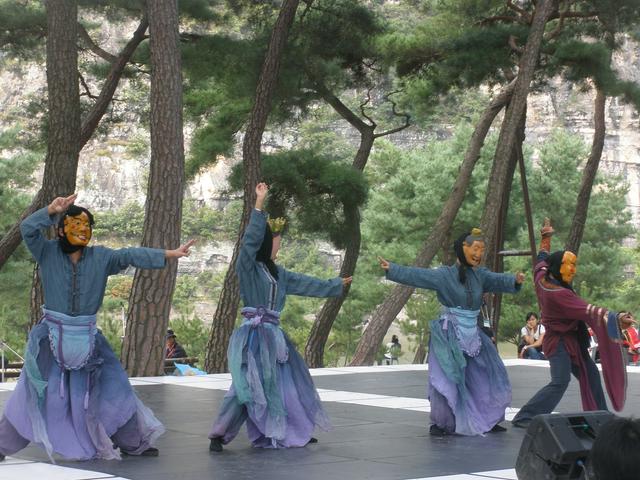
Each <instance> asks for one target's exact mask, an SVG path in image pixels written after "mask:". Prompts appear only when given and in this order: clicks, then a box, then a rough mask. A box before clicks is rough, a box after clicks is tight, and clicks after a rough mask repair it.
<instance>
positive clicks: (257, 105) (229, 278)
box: [205, 0, 299, 372]
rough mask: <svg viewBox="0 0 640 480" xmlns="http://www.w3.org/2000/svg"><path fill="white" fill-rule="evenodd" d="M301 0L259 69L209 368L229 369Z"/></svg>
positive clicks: (281, 17)
mask: <svg viewBox="0 0 640 480" xmlns="http://www.w3.org/2000/svg"><path fill="white" fill-rule="evenodd" d="M298 4H299V0H284V2H283V3H282V7H281V8H280V12H279V14H278V18H277V19H276V22H275V24H274V27H273V31H272V32H271V38H270V39H269V45H268V47H267V52H266V55H265V59H264V63H263V64H262V69H261V71H260V77H259V79H258V85H257V87H256V96H255V100H254V103H253V107H252V109H251V114H250V116H249V122H248V124H247V128H246V131H245V136H244V142H243V145H242V162H243V164H244V206H243V210H242V219H241V222H240V233H239V235H238V238H237V240H236V244H235V247H234V249H233V256H232V257H231V263H230V265H229V269H228V270H227V273H226V275H225V277H224V283H223V286H222V292H221V293H220V298H219V300H218V306H217V308H216V312H215V313H214V315H213V321H212V325H211V333H210V335H209V341H208V343H207V358H206V360H205V369H206V370H207V371H208V372H224V371H226V370H227V346H228V344H229V338H230V337H231V332H232V331H233V327H234V324H235V319H236V316H237V314H238V303H239V301H240V287H239V285H238V279H237V277H236V272H235V265H236V260H237V258H238V252H239V249H240V239H241V238H242V234H243V232H244V228H245V226H246V225H247V222H248V221H249V215H250V214H251V209H252V208H253V203H254V200H255V186H256V184H257V183H258V181H259V180H260V175H261V170H260V147H261V144H262V135H263V133H264V129H265V126H266V124H267V119H268V117H269V113H270V111H271V99H272V98H273V93H274V91H275V88H276V85H277V81H278V74H279V72H280V64H281V61H282V56H283V53H284V49H285V46H286V43H287V38H288V36H289V31H290V30H291V25H292V24H293V20H294V18H295V15H296V11H297V9H298Z"/></svg>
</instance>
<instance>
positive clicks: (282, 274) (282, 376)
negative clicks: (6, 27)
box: [209, 210, 342, 448]
mask: <svg viewBox="0 0 640 480" xmlns="http://www.w3.org/2000/svg"><path fill="white" fill-rule="evenodd" d="M266 222H267V216H266V214H265V213H264V212H262V211H259V210H254V211H253V212H252V214H251V219H250V221H249V224H248V225H247V228H246V229H245V233H244V237H243V240H242V245H241V250H240V253H239V255H238V261H237V265H236V271H237V273H238V280H239V282H240V296H241V297H242V301H243V303H244V308H243V310H242V315H243V317H244V322H243V323H242V325H241V326H240V327H239V328H237V329H236V330H234V332H233V334H232V336H231V340H230V342H229V350H228V360H229V369H230V370H231V376H232V380H233V384H232V386H231V389H230V390H229V392H228V393H227V395H226V396H225V398H224V402H223V405H222V408H221V410H220V413H219V415H218V417H217V419H216V420H215V422H214V424H213V427H212V429H211V432H210V434H209V438H214V437H217V438H221V439H222V442H223V443H225V444H226V443H228V442H230V441H231V440H233V438H235V436H236V435H237V434H238V431H239V430H240V427H241V426H242V424H243V423H244V422H245V421H246V422H247V432H248V435H249V439H250V440H251V442H252V443H253V445H254V446H256V447H265V448H281V447H285V448H286V447H302V446H304V445H306V444H307V443H308V442H309V440H310V439H311V436H312V433H313V430H314V428H315V426H319V427H320V428H323V429H325V430H326V429H328V428H329V426H330V425H329V420H328V418H327V415H326V413H325V412H324V409H323V408H322V404H321V402H320V398H319V396H318V393H317V391H316V389H315V386H314V384H313V381H312V379H311V376H310V374H309V370H308V368H307V366H306V365H305V363H304V360H303V359H302V357H301V356H300V354H299V353H298V352H297V351H296V350H295V347H294V345H293V344H292V343H291V341H290V340H289V338H288V337H287V336H286V334H285V333H284V331H283V330H282V329H281V328H280V321H279V317H280V311H281V310H282V308H283V307H284V305H285V302H286V298H287V295H304V296H308V297H330V296H334V297H335V296H339V295H340V294H341V293H342V279H341V278H339V277H338V278H334V279H331V280H320V279H317V278H314V277H310V276H308V275H302V274H299V273H295V272H291V271H289V270H286V269H284V268H282V267H280V266H278V267H277V268H278V279H277V280H276V279H275V278H274V277H273V276H272V275H271V274H270V272H269V270H268V269H267V267H266V265H265V264H264V263H262V262H258V261H256V253H257V252H258V250H259V248H260V245H261V244H262V240H263V238H264V235H265V229H266Z"/></svg>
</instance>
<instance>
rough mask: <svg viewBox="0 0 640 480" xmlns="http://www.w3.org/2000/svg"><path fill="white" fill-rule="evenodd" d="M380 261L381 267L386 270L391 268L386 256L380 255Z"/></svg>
mask: <svg viewBox="0 0 640 480" xmlns="http://www.w3.org/2000/svg"><path fill="white" fill-rule="evenodd" d="M378 262H380V267H381V268H383V269H384V270H389V262H387V261H386V260H385V259H384V258H382V257H378Z"/></svg>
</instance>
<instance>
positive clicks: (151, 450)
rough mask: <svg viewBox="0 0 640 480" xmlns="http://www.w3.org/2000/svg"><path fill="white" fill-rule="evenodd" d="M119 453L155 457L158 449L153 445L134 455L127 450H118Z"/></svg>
mask: <svg viewBox="0 0 640 480" xmlns="http://www.w3.org/2000/svg"><path fill="white" fill-rule="evenodd" d="M120 453H122V455H124V456H125V457H131V456H135V457H157V456H158V455H160V450H158V449H157V448H155V447H149V448H147V449H146V450H144V451H142V452H141V453H138V454H137V455H134V454H132V453H130V452H127V451H126V450H120Z"/></svg>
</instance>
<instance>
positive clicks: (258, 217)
mask: <svg viewBox="0 0 640 480" xmlns="http://www.w3.org/2000/svg"><path fill="white" fill-rule="evenodd" d="M268 192H269V186H268V185H267V184H266V183H259V184H258V185H256V203H255V208H254V209H253V211H252V212H251V217H250V218H249V224H248V225H247V227H246V228H245V229H244V235H243V236H242V241H241V243H240V253H239V255H238V263H237V266H236V268H237V269H247V268H250V267H251V266H252V265H253V262H254V261H255V258H256V253H258V250H259V249H260V246H261V245H262V240H263V239H264V233H265V229H266V228H267V214H266V213H265V212H264V211H263V210H262V209H263V207H264V202H265V199H266V197H267V193H268Z"/></svg>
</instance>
